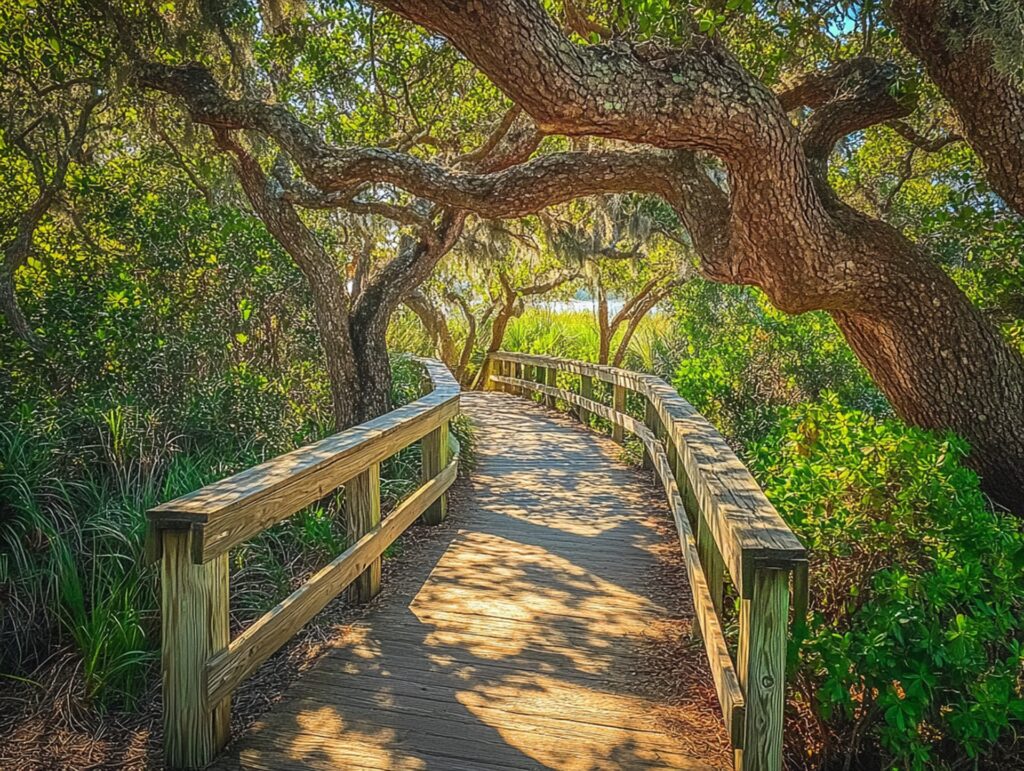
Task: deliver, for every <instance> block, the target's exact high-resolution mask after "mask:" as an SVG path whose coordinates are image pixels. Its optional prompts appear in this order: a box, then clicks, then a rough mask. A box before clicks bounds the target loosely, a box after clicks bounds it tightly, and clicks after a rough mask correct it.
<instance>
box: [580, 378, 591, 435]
mask: <svg viewBox="0 0 1024 771" xmlns="http://www.w3.org/2000/svg"><path fill="white" fill-rule="evenodd" d="M580 396H582V397H583V398H584V399H590V400H591V401H593V399H594V379H593V378H592V377H591V376H590V375H580ZM580 423H582V424H583V425H585V426H587V427H588V428H589V427H590V411H589V410H587V409H585V408H583V407H580Z"/></svg>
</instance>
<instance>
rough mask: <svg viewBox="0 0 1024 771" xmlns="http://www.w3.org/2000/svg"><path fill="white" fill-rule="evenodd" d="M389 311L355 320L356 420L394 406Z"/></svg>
mask: <svg viewBox="0 0 1024 771" xmlns="http://www.w3.org/2000/svg"><path fill="white" fill-rule="evenodd" d="M390 319H391V313H390V312H384V311H379V312H377V313H374V314H372V315H371V316H370V317H369V318H367V319H363V318H360V317H359V316H356V317H354V318H353V319H352V347H353V350H354V357H355V381H356V389H357V393H356V402H355V404H356V407H355V411H356V422H357V423H363V422H365V421H367V420H371V419H373V418H376V417H377V416H379V415H383V414H384V413H385V412H387V411H388V410H390V409H391V361H390V359H389V358H388V346H387V332H388V322H389V321H390Z"/></svg>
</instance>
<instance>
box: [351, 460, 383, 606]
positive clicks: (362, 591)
mask: <svg viewBox="0 0 1024 771" xmlns="http://www.w3.org/2000/svg"><path fill="white" fill-rule="evenodd" d="M345 518H346V524H347V529H348V543H349V546H351V545H352V544H354V543H355V542H356V541H358V540H359V539H360V538H362V537H363V536H364V535H366V534H367V533H369V532H370V531H371V530H373V529H374V528H375V527H377V526H378V525H379V524H380V464H379V463H374V464H372V465H371V466H370V467H369V468H367V469H366V471H363V472H361V473H359V474H357V475H356V476H354V477H352V479H350V480H349V481H348V482H346V483H345ZM380 565H381V560H380V557H378V558H377V559H375V560H374V561H373V562H371V563H370V565H369V566H368V567H367V568H366V570H364V571H363V572H362V573H361V574H360V575H359V577H358V578H357V579H356V580H355V581H353V582H352V586H351V588H350V589H349V596H350V597H351V598H352V601H353V602H369V601H370V600H372V599H373V598H374V597H376V596H377V593H378V592H379V591H380Z"/></svg>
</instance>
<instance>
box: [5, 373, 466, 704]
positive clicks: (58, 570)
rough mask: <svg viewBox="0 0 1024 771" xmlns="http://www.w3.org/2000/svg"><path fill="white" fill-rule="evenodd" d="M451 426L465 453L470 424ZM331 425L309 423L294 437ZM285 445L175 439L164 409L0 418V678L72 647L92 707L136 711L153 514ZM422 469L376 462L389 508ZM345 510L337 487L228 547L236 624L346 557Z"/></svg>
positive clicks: (148, 613) (225, 435) (409, 456)
mask: <svg viewBox="0 0 1024 771" xmlns="http://www.w3.org/2000/svg"><path fill="white" fill-rule="evenodd" d="M394 375H395V377H394V392H393V396H394V400H395V402H396V403H406V402H408V401H411V400H412V399H415V398H416V397H417V396H418V395H419V388H420V380H419V370H418V369H417V368H416V367H415V366H412V365H411V364H409V363H408V362H404V361H400V360H396V362H395V364H394ZM454 430H455V432H456V435H457V436H458V438H459V439H460V441H461V442H462V446H463V454H464V457H466V458H467V460H468V459H469V458H471V456H472V437H471V435H470V433H469V431H468V428H467V426H466V424H465V423H464V422H459V423H458V424H457V425H456V426H455V429H454ZM326 433H328V432H327V430H326V429H325V428H324V427H322V426H310V427H309V428H308V429H307V431H305V432H303V433H302V434H301V435H300V440H302V439H303V437H309V436H316V435H324V434H326ZM211 437H212V438H211ZM296 443H297V444H298V443H300V442H296ZM286 449H289V448H288V447H281V446H277V445H274V444H268V443H261V442H259V441H255V440H251V441H247V440H246V438H245V437H244V436H235V435H232V434H231V433H230V432H229V431H227V430H224V431H217V432H211V434H210V435H209V437H207V438H206V439H205V441H198V440H196V439H195V438H191V439H190V438H188V437H183V436H179V435H175V434H174V433H173V432H169V431H168V430H167V429H166V427H165V425H164V424H163V422H162V421H161V419H160V417H159V415H156V414H152V413H145V412H142V411H140V410H138V409H136V408H133V407H131V406H128V405H117V406H114V407H108V408H106V409H96V408H93V407H91V406H89V405H77V406H76V407H75V408H74V409H64V410H60V409H57V408H56V407H46V406H43V405H32V406H30V405H23V406H21V407H19V408H17V409H16V410H15V411H14V413H13V414H12V415H11V416H10V417H9V418H7V419H6V420H2V421H0V674H2V677H3V678H4V679H6V680H10V681H16V682H21V683H23V684H28V683H31V682H33V681H34V677H33V675H34V673H35V672H36V671H38V670H40V668H41V667H45V665H46V664H47V662H49V661H52V660H53V659H54V657H55V656H61V657H66V656H69V655H70V656H71V657H73V658H74V659H76V661H77V663H76V664H75V665H74V666H73V667H72V668H71V669H72V670H73V671H74V672H75V673H76V675H75V676H76V677H80V678H81V681H82V682H81V686H82V687H81V688H80V689H79V691H80V692H81V693H82V695H83V696H84V698H85V699H86V700H87V702H88V703H89V704H91V705H93V706H95V707H98V708H99V709H105V708H111V707H112V708H117V709H130V708H132V707H133V705H134V704H135V703H136V701H137V700H138V699H139V697H140V696H142V695H143V694H144V693H145V691H146V689H147V687H148V685H149V683H151V682H152V678H153V676H154V674H155V672H154V670H155V667H154V664H155V662H156V651H157V649H158V647H159V612H158V604H157V577H156V570H155V568H154V566H151V565H147V564H146V563H145V560H144V558H143V553H144V540H145V532H146V518H145V512H146V511H147V510H148V509H149V508H151V507H152V506H155V505H156V504H157V503H159V502H161V501H165V500H170V499H173V498H176V497H178V496H180V495H184V494H185V493H188V492H190V491H192V490H195V489H197V488H199V487H202V486H203V485H205V484H208V483H210V482H213V481H216V480H217V479H221V478H223V477H225V476H227V475H229V474H231V473H234V472H235V471H238V470H241V469H244V468H247V467H250V466H253V465H255V464H257V463H259V462H261V461H263V460H265V459H266V458H268V457H272V456H273V455H276V454H278V453H279V452H281V451H283V450H286ZM419 475H420V450H419V446H418V444H414V445H412V446H411V447H409V448H406V449H405V450H403V451H402V452H400V453H398V454H397V455H395V456H393V457H392V458H389V459H388V460H387V461H385V462H384V463H383V464H382V468H381V481H382V505H383V507H384V510H385V511H387V510H389V509H390V508H392V507H393V506H394V505H395V503H397V502H398V501H399V500H400V499H401V498H403V497H404V496H405V495H407V494H408V493H409V492H411V491H412V490H413V489H415V487H417V486H418V484H419ZM343 512H344V490H343V489H342V490H339V491H336V492H334V493H332V494H331V495H329V496H327V497H326V498H325V499H323V500H321V501H318V502H317V503H316V504H314V505H312V506H310V507H308V508H306V509H304V510H302V511H300V512H297V513H296V514H295V515H293V516H291V517H289V518H288V519H286V520H284V521H283V522H281V523H279V524H278V525H276V526H274V527H272V528H270V529H269V530H267V531H266V532H264V533H263V534H261V535H260V536H259V537H257V538H254V539H252V540H251V541H248V542H246V543H245V544H243V545H241V546H239V547H237V548H236V549H234V550H232V553H231V555H230V564H231V582H232V584H231V585H232V591H231V610H232V620H233V624H234V625H235V626H238V625H241V624H244V623H246V622H247V621H249V620H251V619H253V618H255V617H257V616H259V615H260V614H261V613H263V612H265V611H266V610H268V609H269V608H271V607H273V605H274V604H276V603H277V602H278V601H280V600H281V599H282V598H283V597H285V596H286V595H287V594H288V593H289V592H290V591H292V590H293V589H294V588H295V587H296V586H297V585H299V584H300V583H301V582H302V581H303V580H305V579H306V578H307V577H308V576H309V575H311V574H312V572H314V571H315V570H317V569H319V568H320V567H322V566H323V565H324V564H325V563H326V562H327V561H329V560H330V559H333V558H334V557H335V556H337V555H338V554H340V553H341V552H342V551H344V549H345V548H346V546H347V538H346V533H345V524H344V516H343Z"/></svg>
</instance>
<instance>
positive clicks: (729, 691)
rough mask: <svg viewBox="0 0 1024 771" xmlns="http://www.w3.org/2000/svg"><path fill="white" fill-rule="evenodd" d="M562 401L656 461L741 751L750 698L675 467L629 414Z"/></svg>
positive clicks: (571, 397) (571, 398)
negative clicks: (616, 429)
mask: <svg viewBox="0 0 1024 771" xmlns="http://www.w3.org/2000/svg"><path fill="white" fill-rule="evenodd" d="M523 385H524V386H525V387H531V386H532V387H533V388H534V389H535V390H540V391H543V392H547V391H548V390H558V389H549V387H547V386H540V385H537V384H531V383H525V382H524V383H523ZM558 395H559V396H560V398H562V399H564V400H565V401H567V402H570V403H576V404H580V405H581V406H585V407H586V408H587V409H590V410H592V411H593V412H595V413H596V414H598V415H601V416H602V417H606V418H607V419H609V420H614V421H617V423H616V424H617V425H619V426H621V427H622V428H623V429H625V430H628V431H630V432H631V433H632V434H634V435H635V436H637V437H638V438H639V439H640V440H641V441H642V442H643V443H644V448H645V451H646V452H647V453H648V454H649V455H650V456H651V458H652V460H653V461H654V464H655V469H656V471H657V472H658V476H659V477H660V479H661V481H662V484H663V485H664V487H665V492H666V495H667V497H668V500H669V504H670V506H671V508H672V515H673V519H674V520H675V524H676V530H677V532H678V534H679V540H680V545H681V547H682V551H683V557H684V559H685V562H686V568H687V575H688V577H689V580H690V589H691V592H692V593H693V602H694V608H695V611H696V617H697V620H698V622H699V624H700V629H701V636H702V639H703V641H704V647H705V652H706V653H707V656H708V661H709V663H710V664H711V673H712V677H713V678H714V681H715V690H716V693H717V695H718V700H719V703H720V704H721V706H722V712H723V716H724V718H725V721H726V726H727V728H728V730H729V733H730V736H731V738H732V741H733V744H734V746H742V744H743V741H744V725H745V721H746V716H745V698H744V695H743V689H742V688H741V687H740V682H739V677H738V675H737V672H736V667H735V666H734V665H733V662H732V657H731V655H730V654H729V649H728V646H727V644H726V641H725V635H724V634H723V632H722V628H721V622H720V621H719V618H718V612H717V609H716V606H715V603H714V600H713V599H712V593H711V590H710V587H709V585H708V582H707V579H706V577H705V575H704V571H703V569H702V567H701V560H700V556H699V553H698V550H697V541H696V539H695V537H694V535H693V531H692V529H691V527H690V523H689V520H688V518H687V515H686V510H685V508H684V506H683V501H682V497H681V496H680V494H679V489H678V487H677V485H676V481H675V474H674V473H673V469H672V466H671V465H669V461H668V455H667V454H666V452H665V448H664V447H663V446H662V444H661V442H659V441H658V440H657V438H656V437H655V435H654V434H653V433H652V432H651V431H650V430H649V429H648V428H647V427H646V426H644V425H643V424H642V423H640V421H638V420H635V419H634V418H633V417H632V416H630V415H627V414H625V413H621V412H616V411H615V410H613V409H611V408H609V407H607V406H606V405H603V404H599V403H597V402H593V401H591V400H585V399H583V398H582V397H581V396H578V395H577V394H573V393H570V392H567V391H561V392H560V393H559V394H558Z"/></svg>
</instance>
